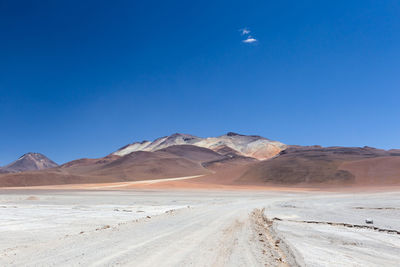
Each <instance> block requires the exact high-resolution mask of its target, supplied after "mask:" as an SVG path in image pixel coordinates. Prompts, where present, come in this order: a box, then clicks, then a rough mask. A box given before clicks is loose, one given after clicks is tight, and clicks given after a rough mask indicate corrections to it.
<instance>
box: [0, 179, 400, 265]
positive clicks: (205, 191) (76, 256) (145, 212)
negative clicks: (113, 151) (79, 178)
mask: <svg viewBox="0 0 400 267" xmlns="http://www.w3.org/2000/svg"><path fill="white" fill-rule="evenodd" d="M179 182H181V183H182V184H183V185H184V181H177V182H176V183H179ZM163 183H164V186H163ZM0 214H1V216H0V236H1V239H0V266H398V264H399V262H400V232H399V231H400V220H399V218H400V192H399V191H396V190H390V189H388V188H385V189H383V190H378V189H371V188H369V189H365V190H363V189H358V190H356V191H351V190H347V191H346V190H345V191H344V192H343V191H342V192H340V193H338V192H335V190H329V191H324V190H317V189H299V188H297V189H296V188H294V189H293V188H292V189H288V188H275V189H274V188H264V189H263V188H243V187H241V188H239V187H238V188H235V187H230V188H214V189H210V188H207V187H206V186H203V188H198V187H197V188H189V187H185V186H182V187H181V188H177V187H176V184H175V187H172V186H168V181H165V182H161V183H157V182H156V181H153V182H147V184H144V185H143V184H140V183H136V184H129V185H127V184H107V185H100V184H99V185H75V186H74V185H67V186H47V187H46V186H43V187H28V188H11V189H10V188H8V189H1V192H0ZM366 220H373V224H367V223H366Z"/></svg>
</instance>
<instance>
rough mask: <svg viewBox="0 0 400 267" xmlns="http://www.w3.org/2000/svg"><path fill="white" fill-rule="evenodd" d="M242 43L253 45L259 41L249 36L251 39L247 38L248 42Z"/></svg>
mask: <svg viewBox="0 0 400 267" xmlns="http://www.w3.org/2000/svg"><path fill="white" fill-rule="evenodd" d="M242 42H243V43H246V44H251V43H255V42H257V39H255V38H253V37H251V36H249V37H247V39H246V40H243V41H242Z"/></svg>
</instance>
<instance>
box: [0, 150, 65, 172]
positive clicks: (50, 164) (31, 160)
mask: <svg viewBox="0 0 400 267" xmlns="http://www.w3.org/2000/svg"><path fill="white" fill-rule="evenodd" d="M57 166H58V164H57V163H55V162H54V161H52V160H51V159H49V158H48V157H46V156H45V155H43V154H40V153H27V154H24V155H23V156H21V157H20V158H19V159H17V160H16V161H14V162H12V163H10V164H8V165H6V166H4V167H2V168H0V172H1V173H15V172H25V171H36V170H44V169H48V168H54V167H57Z"/></svg>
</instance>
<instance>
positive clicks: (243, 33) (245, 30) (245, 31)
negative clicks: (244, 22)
mask: <svg viewBox="0 0 400 267" xmlns="http://www.w3.org/2000/svg"><path fill="white" fill-rule="evenodd" d="M240 31H241V32H242V35H246V34H249V33H250V30H248V29H246V28H244V29H242V30H240Z"/></svg>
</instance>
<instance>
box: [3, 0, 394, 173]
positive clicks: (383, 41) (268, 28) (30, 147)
mask: <svg viewBox="0 0 400 267" xmlns="http://www.w3.org/2000/svg"><path fill="white" fill-rule="evenodd" d="M82 2H85V3H82ZM193 2H195V1H140V2H139V1H18V0H16V1H0V34H1V35H0V38H1V42H0V127H1V128H0V165H5V164H7V163H9V162H11V161H12V160H14V159H16V158H17V157H19V156H20V155H22V154H23V153H25V152H29V151H34V152H40V153H43V154H45V155H47V156H49V157H50V158H52V159H54V160H55V161H56V162H58V163H63V162H66V161H69V160H72V159H76V158H82V157H100V156H104V155H107V154H108V153H111V152H113V151H115V150H116V149H118V148H119V147H121V146H123V145H125V144H127V143H131V142H134V141H138V140H143V139H154V138H157V137H159V136H164V135H169V134H172V133H175V132H182V133H191V134H194V135H198V136H203V137H205V136H216V135H221V134H224V133H225V132H228V131H235V132H239V133H244V134H259V135H262V136H265V137H267V138H271V139H275V140H279V141H282V142H284V143H287V144H299V145H313V144H320V145H324V146H330V145H342V146H364V145H369V146H374V147H379V148H386V149H387V148H400V138H399V137H400V103H399V100H400V90H399V89H400V75H399V73H400V49H399V47H400V20H399V16H400V2H399V1H368V0H363V1H340V0H339V1H329V2H328V1H197V3H193ZM243 29H247V30H249V31H250V33H247V34H245V35H243V34H242V31H241V30H243ZM248 38H252V39H255V40H256V41H253V42H247V43H245V42H243V40H246V39H248Z"/></svg>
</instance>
